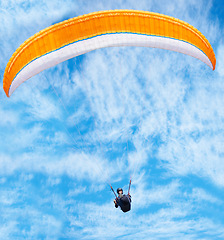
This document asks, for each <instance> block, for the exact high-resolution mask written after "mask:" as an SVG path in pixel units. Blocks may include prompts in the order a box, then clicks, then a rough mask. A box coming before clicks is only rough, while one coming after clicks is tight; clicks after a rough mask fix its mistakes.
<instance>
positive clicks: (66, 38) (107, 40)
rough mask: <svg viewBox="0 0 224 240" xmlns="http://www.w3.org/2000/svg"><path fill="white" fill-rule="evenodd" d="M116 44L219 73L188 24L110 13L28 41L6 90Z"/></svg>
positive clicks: (10, 68) (8, 74) (12, 64)
mask: <svg viewBox="0 0 224 240" xmlns="http://www.w3.org/2000/svg"><path fill="white" fill-rule="evenodd" d="M115 46H141V47H153V48H162V49H167V50H172V51H176V52H180V53H184V54H187V55H190V56H192V57H195V58H198V59H200V60H201V61H203V62H204V63H206V64H207V65H208V66H209V67H211V68H212V69H213V70H214V69H215V64H216V59H215V54H214V52H213V49H212V47H211V45H210V43H209V42H208V40H207V39H206V38H205V37H204V35H202V34H201V33H200V32H199V31H198V30H197V29H195V28H194V27H193V26H191V25H189V24H188V23H186V22H184V21H181V20H179V19H176V18H173V17H169V16H166V15H162V14H158V13H151V12H145V11H136V10H110V11H103V12H95V13H90V14H87V15H83V16H79V17H75V18H72V19H69V20H66V21H63V22H60V23H57V24H55V25H52V26H50V27H48V28H46V29H44V30H42V31H40V32H39V33H37V34H35V35H34V36H32V37H30V38H29V39H28V40H26V41H25V42H24V43H23V44H22V45H21V46H20V47H19V48H18V49H17V50H16V51H15V53H14V54H13V55H12V57H11V58H10V60H9V62H8V64H7V66H6V69H5V73H4V79H3V88H4V91H5V93H6V95H7V96H8V97H9V96H10V95H11V94H12V93H13V92H14V90H15V89H16V88H17V87H18V86H19V85H20V84H21V83H23V82H24V81H26V80H27V79H29V78H31V77H32V76H34V75H36V74H37V73H39V72H41V71H43V70H45V69H47V68H50V67H52V66H54V65H56V64H58V63H60V62H63V61H65V60H68V59H70V58H73V57H75V56H78V55H81V54H84V53H86V52H89V51H92V50H95V49H99V48H104V47H115Z"/></svg>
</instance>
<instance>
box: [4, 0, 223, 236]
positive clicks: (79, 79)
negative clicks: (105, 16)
mask: <svg viewBox="0 0 224 240" xmlns="http://www.w3.org/2000/svg"><path fill="white" fill-rule="evenodd" d="M109 9H136V10H145V11H151V12H158V13H162V14H166V15H169V16H172V17H176V18H179V19H181V20H183V21H186V22H188V23H189V24H191V25H193V26H194V27H196V28H197V29H198V30H199V31H200V32H202V34H204V35H205V36H206V38H207V39H208V40H209V42H210V43H211V45H212V47H213V49H214V52H215V54H216V59H217V65H216V70H215V71H212V70H211V69H210V68H209V67H208V66H207V65H205V64H204V63H202V62H201V61H199V60H197V59H194V58H192V57H190V56H186V55H183V54H180V53H176V52H171V51H166V50H160V49H150V48H140V47H139V48H135V47H121V48H107V49H100V50H96V51H93V52H90V53H87V54H85V55H83V56H79V57H76V58H74V59H71V60H68V61H66V62H64V63H61V64H59V65H57V66H55V67H52V68H50V69H48V70H45V71H43V72H42V73H40V74H38V75H36V76H34V77H32V78H31V79H30V80H28V81H27V82H26V83H24V84H22V85H21V86H20V87H19V88H18V89H17V90H16V91H15V92H14V93H13V94H12V96H11V97H10V98H7V97H6V95H5V93H4V91H3V89H1V91H0V116H1V121H0V239H3V240H7V239H10V240H11V239H127V238H129V239H149V240H150V239H153V240H154V239H182V240H185V239H187V240H189V239H200V240H201V239H213V240H214V239H217V240H218V239H224V215H223V212H224V207H223V200H224V149H223V146H224V107H223V106H224V41H223V33H224V32H223V31H224V27H223V21H224V10H223V9H224V3H223V1H222V0H220V1H218V0H214V1H208V0H206V1H202V0H188V1H186V0H172V1H171V0H147V1H144V0H141V1H136V0H127V1H125V0H123V1H112V0H105V1H104V0H101V1H100V0H98V1H92V0H86V1H84V0H83V1H78V0H74V1H72V0H63V1H59V0H54V1H51V0H48V1H47V0H30V1H27V0H0V22H1V27H0V53H1V55H0V61H1V64H0V76H1V81H2V79H3V74H4V70H5V67H6V65H7V62H8V60H9V59H10V57H11V56H12V54H13V53H14V51H15V50H16V49H17V48H18V47H19V46H20V45H21V44H22V43H23V42H24V41H25V40H26V39H27V38H29V37H30V36H32V35H34V34H35V33H37V32H38V31H40V30H42V29H44V28H46V27H48V26H50V25H52V24H54V23H58V22H60V21H63V20H66V19H69V18H72V17H76V16H79V15H82V14H87V13H90V12H94V11H101V10H109ZM130 177H132V188H131V195H132V210H131V211H130V212H128V213H123V212H122V211H120V210H118V209H115V208H114V204H113V199H114V195H113V193H112V192H111V191H110V187H109V185H108V183H109V184H110V183H111V184H112V186H113V187H114V189H115V190H116V189H117V188H118V187H122V188H123V189H124V191H125V192H127V190H128V182H129V179H130Z"/></svg>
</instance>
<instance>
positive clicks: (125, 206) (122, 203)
mask: <svg viewBox="0 0 224 240" xmlns="http://www.w3.org/2000/svg"><path fill="white" fill-rule="evenodd" d="M117 194H118V197H116V198H115V199H114V204H115V207H116V208H118V206H119V207H120V208H121V210H122V211H123V212H128V211H130V210H131V195H130V194H129V191H128V194H127V195H125V194H123V189H122V188H118V189H117Z"/></svg>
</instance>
